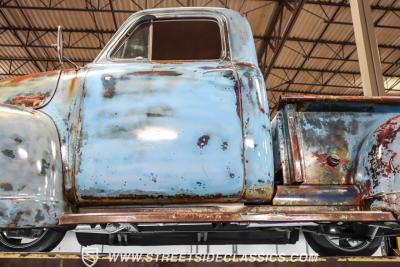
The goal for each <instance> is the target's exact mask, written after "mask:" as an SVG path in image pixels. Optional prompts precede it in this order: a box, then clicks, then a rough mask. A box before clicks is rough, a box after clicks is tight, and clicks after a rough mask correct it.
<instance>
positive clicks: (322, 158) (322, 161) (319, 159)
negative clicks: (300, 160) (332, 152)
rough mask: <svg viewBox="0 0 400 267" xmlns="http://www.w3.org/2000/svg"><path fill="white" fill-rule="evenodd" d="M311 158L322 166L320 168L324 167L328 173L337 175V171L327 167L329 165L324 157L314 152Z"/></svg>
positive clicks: (329, 166)
mask: <svg viewBox="0 0 400 267" xmlns="http://www.w3.org/2000/svg"><path fill="white" fill-rule="evenodd" d="M313 157H314V159H316V160H317V161H318V162H319V163H320V164H321V165H322V167H324V168H325V169H327V170H328V171H330V172H332V173H337V169H336V168H334V167H333V166H331V165H329V163H328V161H327V157H326V156H325V155H323V154H320V153H318V152H314V153H313Z"/></svg>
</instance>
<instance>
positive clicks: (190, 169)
mask: <svg viewBox="0 0 400 267" xmlns="http://www.w3.org/2000/svg"><path fill="white" fill-rule="evenodd" d="M60 51H62V49H60ZM399 131H400V99H399V98H386V97H379V98H363V97H341V98H338V97H324V98H315V97H288V98H283V99H282V100H281V103H280V108H279V111H278V113H277V115H276V117H275V118H274V119H273V120H272V122H270V118H269V108H268V103H267V100H266V89H265V86H264V78H263V75H262V73H261V71H260V69H259V68H258V64H257V58H256V52H255V46H254V43H253V38H252V33H251V29H250V27H249V25H248V23H247V21H246V20H245V19H244V18H243V17H241V16H240V15H239V14H238V13H237V12H235V11H232V10H227V9H217V8H215V9H212V8H207V9H206V8H181V9H153V10H145V11H141V12H137V13H135V14H134V15H132V16H131V17H130V18H129V19H128V20H127V21H126V22H125V23H124V24H123V25H122V27H121V28H120V29H119V30H118V31H117V33H116V34H115V36H114V37H113V38H112V39H111V40H110V42H109V43H108V44H107V45H106V47H105V48H104V49H103V51H102V52H101V53H100V54H99V55H98V56H97V58H96V59H95V60H94V62H93V63H91V64H88V65H87V66H85V67H83V68H80V69H63V70H60V71H51V72H46V73H38V74H32V75H29V76H19V77H16V78H12V79H9V80H3V81H1V82H0V169H1V173H0V216H1V217H0V229H1V234H0V247H1V250H4V251H49V250H51V249H52V248H54V247H55V246H56V245H57V244H58V243H59V242H60V240H61V239H62V238H63V236H64V233H65V231H67V230H74V231H75V232H76V235H77V239H78V241H79V242H80V243H81V244H83V245H90V244H112V245H132V244H136V245H163V244H229V243H237V244H246V243H247V244H249V243H251V244H267V243H280V244H287V243H295V242H296V241H297V240H298V239H299V233H300V232H303V233H304V235H305V237H306V240H307V241H308V242H309V244H310V245H311V247H312V248H313V249H314V250H315V251H317V252H318V253H319V254H321V255H370V254H372V253H374V251H376V249H377V248H378V247H379V246H380V244H381V242H382V239H383V237H384V236H387V235H395V234H398V233H399V229H400V225H399V221H398V216H399V214H400V206H399V196H400V193H399V192H400V181H399V179H400V178H399V172H400V155H398V154H397V153H398V152H399V151H400V136H398V132H399Z"/></svg>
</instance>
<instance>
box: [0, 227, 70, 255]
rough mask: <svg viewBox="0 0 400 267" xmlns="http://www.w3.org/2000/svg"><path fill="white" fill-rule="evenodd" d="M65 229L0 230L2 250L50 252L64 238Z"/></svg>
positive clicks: (0, 247)
mask: <svg viewBox="0 0 400 267" xmlns="http://www.w3.org/2000/svg"><path fill="white" fill-rule="evenodd" d="M64 235H65V231H64V230H59V229H57V230H56V229H47V228H41V229H18V230H3V231H1V232H0V251H6V252H49V251H51V250H52V249H53V248H55V247H56V246H57V245H58V244H59V243H60V242H61V240H62V239H63V237H64Z"/></svg>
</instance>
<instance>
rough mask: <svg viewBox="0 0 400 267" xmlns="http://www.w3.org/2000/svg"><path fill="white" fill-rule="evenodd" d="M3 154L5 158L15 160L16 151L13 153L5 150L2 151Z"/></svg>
mask: <svg viewBox="0 0 400 267" xmlns="http://www.w3.org/2000/svg"><path fill="white" fill-rule="evenodd" d="M1 153H3V155H4V156H6V157H9V158H11V159H15V154H14V151H12V150H11V149H4V150H2V151H1Z"/></svg>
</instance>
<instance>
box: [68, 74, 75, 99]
mask: <svg viewBox="0 0 400 267" xmlns="http://www.w3.org/2000/svg"><path fill="white" fill-rule="evenodd" d="M75 84H76V76H75V77H74V78H72V79H71V81H70V83H69V90H68V92H69V93H68V96H69V97H72V95H73V94H74V91H75Z"/></svg>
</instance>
